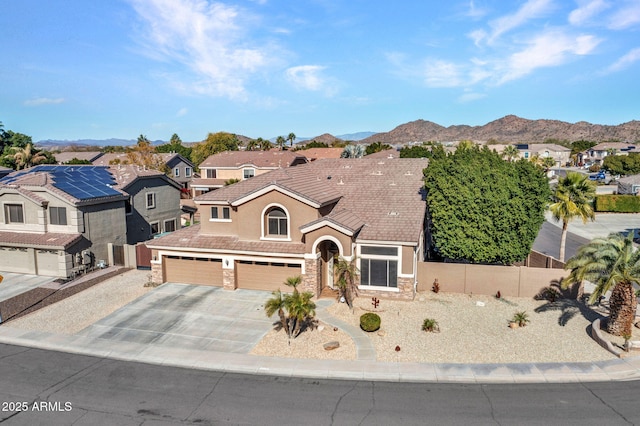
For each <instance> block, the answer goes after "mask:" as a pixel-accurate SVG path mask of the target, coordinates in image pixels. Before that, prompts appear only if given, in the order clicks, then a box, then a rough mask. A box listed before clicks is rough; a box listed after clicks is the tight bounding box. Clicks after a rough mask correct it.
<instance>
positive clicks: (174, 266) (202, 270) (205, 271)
mask: <svg viewBox="0 0 640 426" xmlns="http://www.w3.org/2000/svg"><path fill="white" fill-rule="evenodd" d="M163 267H164V281H165V282H173V283H184V284H199V285H212V286H220V287H222V260H221V259H209V258H202V257H186V256H165V257H164V260H163Z"/></svg>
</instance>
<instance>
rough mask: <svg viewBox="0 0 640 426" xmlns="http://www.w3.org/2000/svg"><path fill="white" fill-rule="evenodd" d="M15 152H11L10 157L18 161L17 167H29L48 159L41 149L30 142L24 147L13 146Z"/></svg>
mask: <svg viewBox="0 0 640 426" xmlns="http://www.w3.org/2000/svg"><path fill="white" fill-rule="evenodd" d="M11 150H12V151H13V154H9V157H10V158H11V159H12V160H13V161H14V162H15V163H16V166H17V169H18V170H20V169H21V168H24V169H28V168H29V167H31V166H35V165H36V164H40V163H41V162H43V161H45V160H46V159H47V156H46V155H44V154H43V153H42V152H41V151H38V150H34V149H33V145H32V144H31V143H28V144H27V145H26V146H25V147H24V148H20V147H18V146H14V147H11Z"/></svg>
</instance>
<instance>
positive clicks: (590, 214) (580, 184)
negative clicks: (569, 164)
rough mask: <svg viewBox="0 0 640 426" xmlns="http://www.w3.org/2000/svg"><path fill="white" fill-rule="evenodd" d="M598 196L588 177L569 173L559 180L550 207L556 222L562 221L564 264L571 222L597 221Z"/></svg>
mask: <svg viewBox="0 0 640 426" xmlns="http://www.w3.org/2000/svg"><path fill="white" fill-rule="evenodd" d="M595 196H596V186H595V184H594V183H593V182H591V181H590V180H589V178H588V176H587V175H583V174H582V173H577V172H567V175H566V176H565V177H561V178H560V179H558V185H557V186H556V190H555V193H554V195H553V203H552V204H551V205H550V206H549V210H551V214H552V215H553V218H554V219H555V220H556V221H562V235H561V237H560V261H561V262H564V254H565V245H566V242H567V229H568V227H569V221H571V219H573V218H575V217H580V218H582V221H583V222H584V223H587V220H588V219H591V220H592V221H593V220H595V218H596V216H595V213H594V211H593V200H594V199H595Z"/></svg>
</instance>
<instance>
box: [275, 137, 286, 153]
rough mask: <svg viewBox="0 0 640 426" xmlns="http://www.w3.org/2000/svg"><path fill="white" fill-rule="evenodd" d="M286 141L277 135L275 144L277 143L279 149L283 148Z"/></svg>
mask: <svg viewBox="0 0 640 426" xmlns="http://www.w3.org/2000/svg"><path fill="white" fill-rule="evenodd" d="M286 142H287V140H286V139H285V138H284V137H283V136H278V137H277V138H276V145H278V148H280V151H282V150H283V149H284V145H285V143H286Z"/></svg>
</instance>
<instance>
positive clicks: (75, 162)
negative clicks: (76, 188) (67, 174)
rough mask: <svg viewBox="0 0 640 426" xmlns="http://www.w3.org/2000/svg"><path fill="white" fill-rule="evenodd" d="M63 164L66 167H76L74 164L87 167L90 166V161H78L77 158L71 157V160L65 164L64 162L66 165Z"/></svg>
mask: <svg viewBox="0 0 640 426" xmlns="http://www.w3.org/2000/svg"><path fill="white" fill-rule="evenodd" d="M64 164H68V165H76V164H79V165H82V164H86V165H88V164H92V163H91V161H89V160H80V159H79V158H76V157H73V158H72V159H71V160H69V161H67V162H66V163H64Z"/></svg>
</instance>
